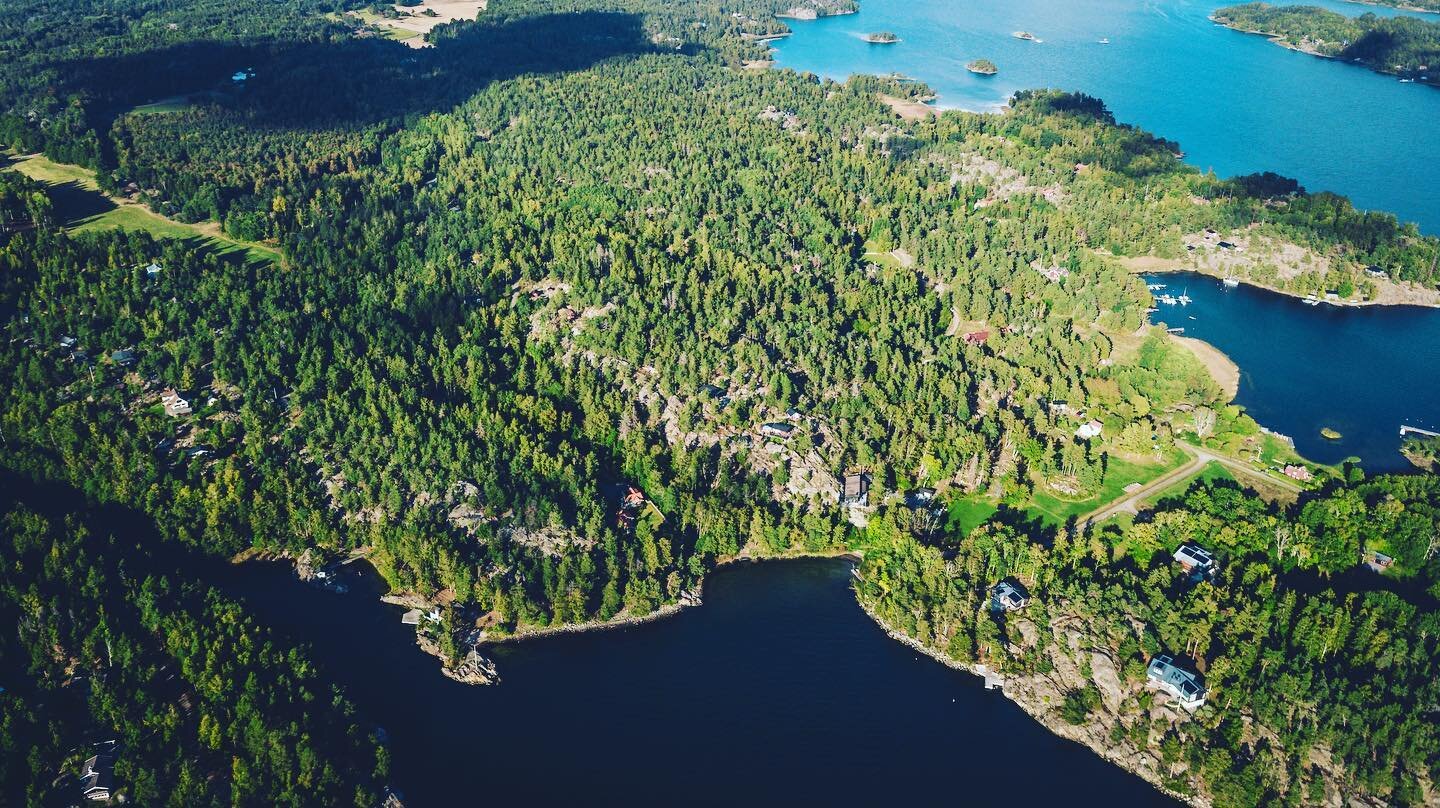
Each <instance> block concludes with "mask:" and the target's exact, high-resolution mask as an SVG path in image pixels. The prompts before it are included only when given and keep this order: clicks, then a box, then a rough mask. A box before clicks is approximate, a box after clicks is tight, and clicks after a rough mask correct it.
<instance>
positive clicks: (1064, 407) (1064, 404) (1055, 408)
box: [1048, 401, 1070, 415]
mask: <svg viewBox="0 0 1440 808" xmlns="http://www.w3.org/2000/svg"><path fill="white" fill-rule="evenodd" d="M1048 407H1049V410H1050V413H1051V414H1052V415H1069V414H1070V402H1068V401H1052V402H1050V404H1049V405H1048Z"/></svg>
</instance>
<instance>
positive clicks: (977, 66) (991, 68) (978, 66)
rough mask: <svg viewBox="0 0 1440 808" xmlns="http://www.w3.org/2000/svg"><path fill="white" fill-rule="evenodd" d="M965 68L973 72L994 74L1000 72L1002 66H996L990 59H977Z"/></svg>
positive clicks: (984, 74) (986, 74)
mask: <svg viewBox="0 0 1440 808" xmlns="http://www.w3.org/2000/svg"><path fill="white" fill-rule="evenodd" d="M965 69H966V70H969V71H970V72H971V73H979V74H980V75H982V76H993V75H995V74H996V73H999V72H1000V68H998V67H996V66H995V63H994V62H992V61H990V60H989V59H976V60H974V61H972V62H970V64H968V65H965Z"/></svg>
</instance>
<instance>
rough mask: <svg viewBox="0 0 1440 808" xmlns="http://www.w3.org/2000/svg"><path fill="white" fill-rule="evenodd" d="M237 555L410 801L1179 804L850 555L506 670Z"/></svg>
mask: <svg viewBox="0 0 1440 808" xmlns="http://www.w3.org/2000/svg"><path fill="white" fill-rule="evenodd" d="M232 569H233V570H235V572H234V573H233V574H232V575H231V576H230V578H231V580H230V581H228V583H227V590H229V591H230V592H231V593H232V594H237V595H240V596H242V597H244V598H245V599H246V600H247V601H248V602H249V603H250V605H251V606H252V607H253V608H254V609H255V611H256V612H257V613H258V614H259V615H260V617H261V618H262V620H265V621H267V622H273V623H275V624H276V625H278V626H280V627H281V629H282V630H283V631H286V632H288V633H293V634H294V635H296V636H299V637H303V638H305V639H306V640H308V641H310V642H311V643H313V650H312V655H313V656H314V658H315V659H316V660H317V661H318V663H319V664H320V666H321V668H322V670H323V672H324V673H325V674H326V675H327V676H331V677H334V678H335V679H337V680H339V682H340V683H341V684H343V685H344V686H345V690H346V692H347V694H348V695H349V696H350V697H351V698H352V699H353V700H354V701H355V703H356V705H357V707H358V708H359V711H360V714H361V717H362V719H363V720H365V721H368V722H376V723H378V724H380V725H381V726H383V727H384V729H385V730H386V732H387V734H388V736H389V739H390V745H391V750H392V754H393V757H392V766H391V779H392V781H393V782H394V783H395V784H396V785H398V786H399V787H400V789H401V790H402V791H404V793H405V798H406V799H405V802H406V805H409V806H412V808H425V807H426V806H432V805H434V806H441V805H479V804H487V805H586V806H589V805H626V806H648V805H656V806H660V805H664V806H673V805H687V806H691V805H693V806H699V805H715V806H769V805H776V806H797V805H855V806H880V805H1000V804H1007V803H1013V804H1016V805H1051V806H1053V805H1081V804H1085V805H1088V804H1095V805H1114V806H1172V805H1176V804H1177V803H1175V802H1174V801H1172V800H1170V799H1168V798H1167V797H1165V796H1163V795H1162V794H1160V792H1158V791H1156V790H1154V789H1153V788H1151V787H1150V786H1149V785H1147V784H1146V783H1145V782H1144V781H1142V780H1140V779H1139V778H1136V777H1134V776H1132V775H1130V774H1128V773H1126V772H1124V771H1122V770H1121V769H1119V768H1117V767H1115V766H1112V765H1111V764H1109V763H1106V762H1105V761H1104V760H1102V759H1101V758H1100V757H1099V756H1097V755H1095V754H1093V753H1091V752H1090V751H1089V750H1088V749H1085V748H1084V747H1081V746H1079V745H1078V744H1075V743H1071V742H1070V741H1066V740H1062V739H1061V738H1059V737H1057V736H1055V735H1052V734H1050V732H1048V731H1047V730H1045V729H1044V728H1043V727H1041V726H1040V725H1039V724H1037V723H1036V722H1035V721H1034V720H1033V719H1031V718H1030V717H1029V716H1028V715H1026V714H1025V713H1024V712H1023V711H1021V710H1020V708H1019V707H1017V706H1016V705H1014V704H1013V703H1011V702H1009V701H1007V700H1006V699H1005V698H1004V697H1003V696H1000V695H998V694H996V693H994V692H990V691H986V690H984V689H982V687H981V683H980V681H979V680H978V679H976V678H975V677H973V676H970V675H968V674H963V673H960V672H958V671H954V670H951V669H949V668H946V667H944V666H942V665H940V664H938V663H936V662H933V661H931V660H930V659H928V658H926V657H921V656H919V655H917V654H916V653H915V652H914V651H912V650H910V649H909V648H906V647H905V646H903V645H900V644H899V643H897V642H894V641H893V640H891V639H890V638H888V637H886V636H885V634H884V633H883V632H882V631H881V630H880V629H879V628H878V627H877V626H876V625H875V624H874V623H873V622H871V620H870V619H869V618H868V617H866V616H865V614H864V612H862V611H861V610H860V607H859V606H858V605H856V603H855V598H854V596H853V595H852V594H851V592H850V586H849V582H850V566H849V565H848V564H846V563H842V562H840V561H815V560H811V561H794V562H773V563H765V564H751V565H741V566H737V567H730V568H726V569H722V570H720V571H718V572H716V573H714V574H713V575H712V576H710V578H709V579H707V581H706V583H705V605H704V606H703V607H701V608H698V609H688V610H686V611H685V612H683V613H681V614H679V615H677V616H675V617H672V618H669V619H666V620H663V621H660V622H656V623H651V624H648V625H643V626H637V627H633V628H627V629H623V630H617V631H609V632H604V633H600V634H582V635H574V636H568V637H554V638H550V639H542V640H533V641H529V642H525V643H519V644H515V645H511V646H504V647H500V648H496V649H494V654H493V656H494V658H495V662H496V664H497V665H498V666H499V668H500V675H501V677H502V679H503V681H502V682H501V683H500V684H499V685H497V686H494V687H470V686H467V685H462V684H457V683H455V682H452V681H450V680H449V679H445V678H443V677H441V675H440V672H439V663H438V662H437V661H436V660H435V659H434V658H432V657H428V656H425V655H424V654H423V653H421V652H420V650H419V649H417V648H415V645H414V630H413V629H407V628H406V627H405V626H402V625H400V619H399V617H400V610H399V609H398V608H395V607H389V606H385V605H383V604H381V603H380V602H378V601H377V600H376V599H375V595H374V594H373V593H369V592H359V591H352V592H351V593H349V594H347V595H332V594H329V593H326V592H321V591H320V590H318V589H314V588H312V587H308V586H305V585H303V584H300V583H299V582H298V581H296V580H295V577H294V575H293V574H292V573H287V572H286V571H285V570H283V569H281V568H280V567H278V566H276V567H268V568H257V567H256V566H255V565H244V567H243V568H242V567H232ZM1037 772H1040V773H1042V774H1040V775H1039V776H1037ZM1077 789H1080V790H1077Z"/></svg>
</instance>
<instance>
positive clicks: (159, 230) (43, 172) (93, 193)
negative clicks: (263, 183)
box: [0, 154, 280, 263]
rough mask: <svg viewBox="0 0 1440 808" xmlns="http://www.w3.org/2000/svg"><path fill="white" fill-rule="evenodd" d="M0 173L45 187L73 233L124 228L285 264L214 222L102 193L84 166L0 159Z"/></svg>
mask: <svg viewBox="0 0 1440 808" xmlns="http://www.w3.org/2000/svg"><path fill="white" fill-rule="evenodd" d="M0 170H7V171H17V172H19V173H21V174H24V175H25V176H27V177H29V178H31V179H33V180H36V181H38V182H42V183H44V184H45V185H46V186H47V189H46V190H47V191H48V193H49V194H50V199H51V201H52V202H54V204H55V215H56V217H57V218H58V219H59V220H60V222H62V223H63V224H64V225H65V228H66V229H67V230H69V231H70V232H72V233H83V232H85V231H87V230H105V229H109V228H113V227H123V228H125V229H127V230H144V231H145V232H147V233H149V234H151V235H153V236H155V237H157V238H173V239H181V240H194V241H196V242H198V243H199V245H201V246H204V247H208V248H210V249H212V250H215V251H217V252H219V253H221V254H229V253H244V254H245V255H246V256H247V257H248V258H249V259H251V260H258V261H266V262H271V263H279V262H280V252H279V250H276V249H275V248H274V247H270V246H266V245H264V244H257V243H255V242H242V241H237V240H235V239H233V238H230V237H229V236H227V235H225V234H224V233H223V232H222V231H221V230H220V225H219V224H217V223H215V222H200V223H197V224H186V223H184V222H177V221H175V220H174V219H171V218H168V217H166V216H162V215H160V214H158V213H156V212H154V211H152V210H150V209H149V208H147V207H145V206H144V205H142V204H141V203H139V202H136V201H134V200H131V199H126V198H123V197H115V196H110V195H108V194H106V193H105V192H104V191H101V190H100V186H99V184H98V183H97V182H96V181H95V172H94V171H92V170H90V169H88V168H84V167H82V166H76V165H69V164H67V163H57V162H55V161H53V160H51V159H49V158H48V157H45V156H44V155H42V154H28V155H23V156H13V155H0Z"/></svg>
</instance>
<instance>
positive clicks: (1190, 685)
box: [1145, 654, 1205, 712]
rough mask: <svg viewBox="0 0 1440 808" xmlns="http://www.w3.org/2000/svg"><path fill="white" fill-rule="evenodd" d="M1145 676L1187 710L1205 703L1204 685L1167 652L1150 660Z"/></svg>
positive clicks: (1192, 709) (1194, 708)
mask: <svg viewBox="0 0 1440 808" xmlns="http://www.w3.org/2000/svg"><path fill="white" fill-rule="evenodd" d="M1145 678H1146V679H1148V680H1149V681H1150V684H1152V685H1153V686H1155V687H1156V688H1157V689H1159V690H1162V691H1164V692H1166V693H1169V694H1170V695H1171V696H1173V697H1174V698H1175V700H1176V701H1177V702H1179V703H1180V706H1181V707H1184V708H1185V709H1187V710H1190V711H1192V712H1193V711H1195V710H1198V709H1200V707H1201V705H1203V704H1204V703H1205V686H1204V685H1202V684H1200V677H1199V676H1198V675H1196V674H1195V673H1194V672H1192V671H1188V670H1185V669H1184V668H1182V667H1180V666H1179V665H1178V664H1176V662H1175V659H1174V658H1173V657H1171V656H1170V655H1169V654H1160V655H1159V656H1157V657H1155V658H1154V659H1152V660H1150V665H1149V667H1147V668H1146V669H1145Z"/></svg>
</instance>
